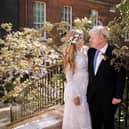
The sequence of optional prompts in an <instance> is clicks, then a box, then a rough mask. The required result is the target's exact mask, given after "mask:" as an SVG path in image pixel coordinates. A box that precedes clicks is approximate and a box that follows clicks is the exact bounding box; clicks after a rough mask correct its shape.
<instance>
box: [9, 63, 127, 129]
mask: <svg viewBox="0 0 129 129" xmlns="http://www.w3.org/2000/svg"><path fill="white" fill-rule="evenodd" d="M48 71H49V72H48V74H46V76H44V78H41V79H40V80H35V81H33V83H32V84H33V85H31V86H30V87H28V88H27V89H26V90H25V92H24V93H23V94H24V95H25V97H24V100H22V103H20V104H12V106H11V122H12V123H13V122H16V121H19V120H22V119H27V118H30V117H31V116H32V115H33V114H34V113H35V112H40V111H42V110H44V109H46V108H48V107H50V106H53V105H56V104H63V95H64V78H63V77H61V76H60V75H63V74H62V71H63V69H62V64H58V65H53V66H52V67H48ZM35 86H36V87H37V90H38V92H37V93H38V94H37V95H36V96H35V98H32V99H31V95H32V94H34V93H33V92H34V91H33V90H32V89H33V88H34V87H35ZM26 92H27V93H28V95H29V96H30V99H28V98H27V97H28V96H26ZM115 121H116V122H115V123H116V129H128V128H129V80H128V77H126V84H125V90H124V100H123V103H121V104H120V105H119V107H118V110H117V112H116V114H115Z"/></svg>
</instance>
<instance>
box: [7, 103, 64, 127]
mask: <svg viewBox="0 0 129 129" xmlns="http://www.w3.org/2000/svg"><path fill="white" fill-rule="evenodd" d="M63 110H64V109H63V106H62V105H56V106H53V107H51V108H49V109H48V110H47V111H46V112H41V113H40V115H38V116H36V117H33V118H30V119H28V120H25V121H23V122H20V123H17V124H15V125H12V126H9V127H8V129H61V127H62V118H63Z"/></svg>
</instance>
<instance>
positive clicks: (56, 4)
mask: <svg viewBox="0 0 129 129" xmlns="http://www.w3.org/2000/svg"><path fill="white" fill-rule="evenodd" d="M119 2H120V0H4V1H1V2H0V23H3V22H12V24H13V27H14V30H17V29H18V28H19V27H34V28H37V29H39V28H40V27H41V26H43V23H44V22H45V21H50V22H52V23H53V22H60V21H62V20H63V21H68V22H69V23H70V24H71V26H72V23H73V20H74V19H75V18H77V17H79V18H83V17H88V18H91V20H93V21H94V24H96V23H98V21H101V22H102V23H103V24H104V25H107V23H108V22H109V21H110V20H112V19H113V18H114V16H115V15H116V12H115V10H114V7H115V4H116V3H119Z"/></svg>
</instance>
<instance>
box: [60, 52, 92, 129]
mask: <svg viewBox="0 0 129 129" xmlns="http://www.w3.org/2000/svg"><path fill="white" fill-rule="evenodd" d="M75 64H76V69H75V73H74V74H73V75H72V73H71V71H70V67H69V65H68V66H67V68H66V80H67V83H66V85H65V92H64V102H65V105H64V118H63V126H62V129H91V120H90V113H89V108H88V103H87V100H86V92H87V84H88V71H87V69H88V66H87V65H88V58H87V55H84V54H83V53H82V52H79V51H78V52H77V53H76V56H75ZM77 96H79V97H80V100H81V104H80V105H79V106H76V105H75V104H74V103H73V98H74V97H77Z"/></svg>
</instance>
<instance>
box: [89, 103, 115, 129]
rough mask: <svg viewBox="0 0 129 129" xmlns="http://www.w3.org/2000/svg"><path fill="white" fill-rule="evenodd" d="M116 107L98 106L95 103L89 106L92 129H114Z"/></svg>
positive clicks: (109, 105) (110, 105) (108, 105)
mask: <svg viewBox="0 0 129 129" xmlns="http://www.w3.org/2000/svg"><path fill="white" fill-rule="evenodd" d="M116 107H117V106H116V105H112V104H98V103H97V102H95V101H94V102H92V104H89V109H90V113H91V121H92V129H114V114H115V111H116Z"/></svg>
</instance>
